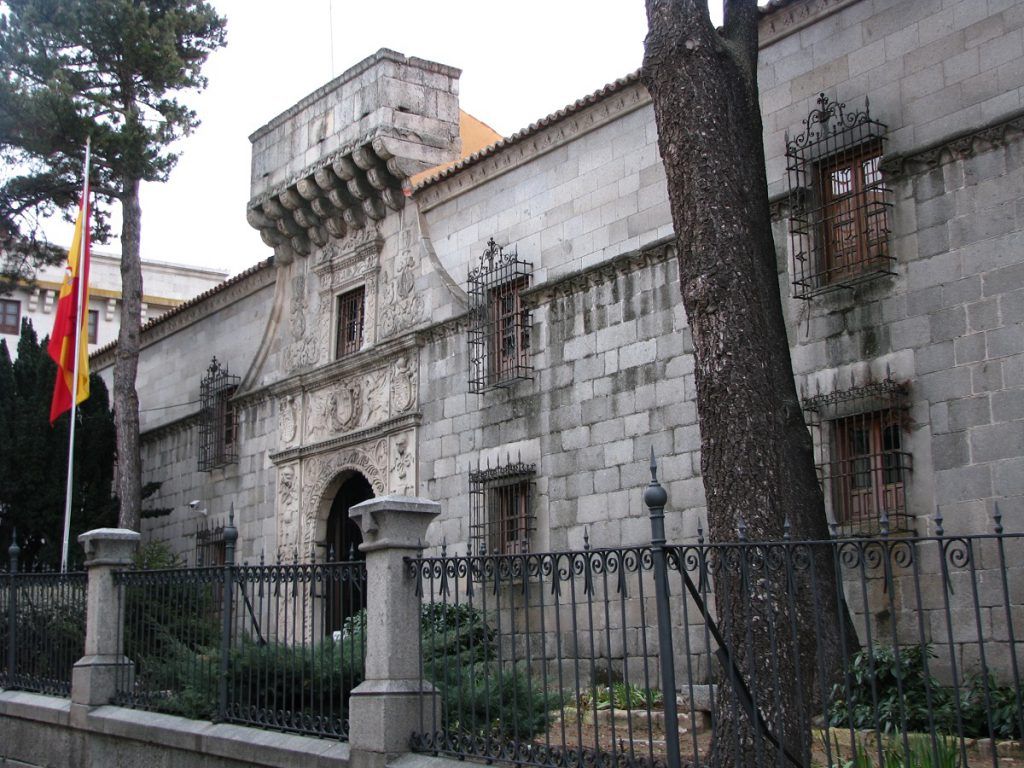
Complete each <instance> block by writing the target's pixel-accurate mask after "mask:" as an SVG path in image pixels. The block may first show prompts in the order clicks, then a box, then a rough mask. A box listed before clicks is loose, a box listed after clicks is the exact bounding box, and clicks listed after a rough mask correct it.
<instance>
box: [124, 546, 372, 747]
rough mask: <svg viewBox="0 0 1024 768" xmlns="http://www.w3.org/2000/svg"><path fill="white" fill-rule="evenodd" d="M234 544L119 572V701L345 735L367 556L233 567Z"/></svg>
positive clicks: (359, 675) (359, 646) (359, 673)
mask: <svg viewBox="0 0 1024 768" xmlns="http://www.w3.org/2000/svg"><path fill="white" fill-rule="evenodd" d="M229 530H230V532H232V533H233V532H234V529H233V526H232V527H231V528H230V529H229ZM233 542H234V539H233V538H232V539H230V544H231V546H229V547H228V555H227V563H226V564H225V565H223V566H215V567H201V568H172V569H161V570H135V571H123V572H120V573H116V574H115V582H116V583H117V584H118V586H119V588H120V589H121V590H122V596H123V597H122V600H121V604H122V606H123V616H122V617H121V621H123V626H124V631H123V635H122V636H123V653H124V655H125V656H126V657H127V658H128V659H129V660H130V661H131V662H133V664H132V665H128V666H126V667H125V668H124V669H123V672H122V673H121V674H120V679H119V682H118V686H117V688H118V693H117V699H116V700H117V703H119V704H122V705H123V706H129V707H135V708H140V709H149V710H154V711H159V712H166V713H170V714H178V715H183V716H186V717H191V718H196V719H209V720H217V721H223V722H233V723H239V724H244V725H256V726H260V727H264V728H271V729H274V730H281V731H289V732H295V733H305V734H310V735H315V736H324V737H333V738H347V735H348V725H347V709H348V694H349V691H351V689H352V688H354V687H355V686H356V685H358V684H359V683H360V682H361V681H362V679H363V658H364V656H365V613H364V612H363V611H361V610H360V606H361V605H365V597H364V594H365V583H366V570H365V565H364V563H363V562H361V561H355V562H330V563H297V562H293V563H275V564H265V563H261V564H259V565H245V564H243V565H238V566H236V565H234V564H233ZM342 606H344V608H345V610H347V611H348V617H347V619H344V620H343V619H342V614H341V611H340V608H341V607H342ZM335 624H337V625H338V626H334V625H335Z"/></svg>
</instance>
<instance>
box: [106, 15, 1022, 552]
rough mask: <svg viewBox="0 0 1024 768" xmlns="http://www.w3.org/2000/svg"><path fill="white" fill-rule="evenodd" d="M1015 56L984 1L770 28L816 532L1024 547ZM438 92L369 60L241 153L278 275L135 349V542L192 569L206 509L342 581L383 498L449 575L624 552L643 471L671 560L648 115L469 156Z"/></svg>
mask: <svg viewBox="0 0 1024 768" xmlns="http://www.w3.org/2000/svg"><path fill="white" fill-rule="evenodd" d="M1022 30H1024V5H1022V4H1021V3H1019V2H1013V1H1012V0H1006V1H1005V2H998V1H997V0H989V2H978V1H977V0H945V1H944V2H943V0H774V1H773V2H772V3H771V4H770V6H769V7H768V8H766V9H765V10H764V11H763V17H762V21H761V41H762V43H761V45H762V48H761V56H760V68H759V80H760V89H761V104H762V111H763V116H764V142H765V154H766V158H767V170H768V180H769V187H770V188H769V195H770V198H771V204H772V212H773V218H774V222H775V242H776V247H777V251H778V268H779V273H778V274H779V290H780V291H781V292H782V295H783V297H784V307H785V311H786V313H787V322H788V328H789V332H790V342H791V345H792V351H793V360H794V367H795V375H796V377H797V382H798V385H799V387H800V391H801V392H802V393H803V396H804V404H805V407H806V410H807V418H808V423H809V426H810V428H811V429H812V431H813V434H814V437H815V447H816V454H817V461H818V463H819V467H820V472H821V477H822V482H823V483H824V485H825V492H826V499H827V503H828V506H829V511H830V514H831V516H832V519H833V520H834V521H835V523H836V525H837V531H838V532H840V533H847V534H857V533H863V532H873V531H878V530H881V529H883V528H884V529H888V530H915V529H916V530H918V531H919V532H922V533H924V532H927V531H928V530H929V526H930V525H931V522H930V516H931V515H933V514H934V513H935V512H936V510H940V511H941V512H942V513H943V516H944V518H945V526H946V530H947V531H950V532H956V531H964V532H969V531H975V530H988V529H989V527H990V522H989V517H990V514H991V511H992V507H993V505H994V504H996V503H998V504H999V506H1000V509H1001V511H1002V513H1003V515H1004V519H1005V520H1006V521H1007V525H1008V526H1016V525H1018V524H1019V521H1020V520H1021V519H1022V516H1024V163H1022V157H1024V138H1022V137H1024V32H1022ZM458 79H459V71H458V70H456V69H453V68H451V67H448V66H444V65H441V64H437V63H432V62H427V61H423V60H419V59H415V58H407V57H406V56H404V55H401V54H398V53H395V52H393V51H388V50H381V51H379V52H378V53H376V54H374V55H373V56H371V57H369V58H368V59H366V60H364V61H363V62H361V63H359V64H357V65H356V66H354V67H353V68H352V69H350V70H348V71H347V72H345V73H344V74H343V75H341V76H340V77H338V78H337V79H335V80H333V81H332V82H330V83H328V84H327V85H325V86H324V87H323V88H321V89H320V90H318V91H316V92H314V93H312V94H310V95H309V96H308V97H306V98H305V99H303V100H302V101H300V102H299V103H297V104H296V105H295V106H293V107H292V108H291V109H289V110H288V111H287V112H285V113H283V114H282V115H280V116H278V117H277V118H275V119H274V120H272V121H271V122H270V123H268V124H267V125H266V126H264V127H263V128H260V129H259V130H258V131H256V132H255V133H254V134H253V135H252V136H251V141H252V147H253V165H252V169H253V170H252V187H251V199H250V201H249V205H248V218H249V222H250V224H251V225H252V226H253V227H255V228H257V229H258V230H259V231H260V233H261V235H262V237H263V240H264V241H265V242H266V244H267V247H268V253H269V250H270V249H272V250H273V256H270V257H268V258H267V259H266V260H264V261H262V262H260V263H259V264H257V265H256V266H254V267H253V268H251V269H250V270H248V271H247V272H245V273H243V274H242V275H239V276H237V277H235V278H233V279H231V280H229V281H227V282H225V283H223V284H222V285H221V286H220V287H219V288H218V289H216V290H214V291H211V292H209V293H207V294H205V295H204V296H202V297H200V298H199V299H197V300H194V301H192V302H188V303H186V304H184V305H182V306H180V307H177V308H175V309H173V310H171V311H170V312H168V313H167V314H166V315H164V316H163V317H162V318H160V319H158V320H155V321H153V322H151V323H150V324H149V325H148V326H147V328H146V330H145V332H144V334H143V353H142V358H141V361H140V373H139V393H140V399H141V403H142V409H143V413H142V428H143V467H144V472H145V478H144V479H145V480H146V481H153V482H158V483H160V488H159V490H158V492H157V493H156V494H155V495H154V496H152V497H150V498H148V499H147V500H146V502H145V505H146V506H147V507H151V508H153V509H162V510H164V511H165V512H167V513H166V514H163V515H162V516H159V517H153V518H149V519H146V520H144V521H143V533H144V535H145V537H148V538H150V539H156V540H163V541H167V542H169V543H170V544H171V545H172V546H173V547H174V548H175V549H176V550H177V551H178V552H180V553H181V554H183V555H185V556H186V557H188V558H189V560H190V561H191V560H192V558H193V555H194V553H195V556H196V557H198V556H199V553H204V554H203V556H204V557H216V556H217V555H216V545H217V541H216V526H217V525H219V524H223V523H224V522H225V521H226V518H227V514H228V511H229V509H230V508H231V507H232V506H233V508H234V511H235V519H236V524H237V525H238V528H239V533H240V537H239V547H240V557H241V558H243V559H248V560H249V561H253V560H257V559H259V558H260V557H261V556H264V557H266V558H267V559H273V558H274V557H277V556H282V557H285V558H287V559H291V558H292V557H293V556H296V557H299V558H300V559H305V558H307V557H309V554H310V553H311V552H313V553H315V555H316V557H317V558H318V559H319V558H320V557H323V556H328V555H330V554H333V555H335V556H344V555H345V554H346V553H348V552H350V551H351V550H352V548H353V546H354V545H355V544H357V543H358V540H359V533H358V531H357V530H355V529H354V528H353V527H351V526H350V525H349V524H347V522H346V515H345V512H346V510H347V508H348V507H349V506H350V505H351V504H353V503H357V502H358V501H361V500H364V499H366V498H369V497H370V496H377V495H381V494H392V493H393V494H406V495H418V496H424V497H428V498H431V499H434V500H436V501H438V502H440V503H441V505H442V509H443V512H442V515H441V517H440V519H439V520H438V521H437V522H436V523H435V524H434V525H433V526H432V527H431V531H430V534H429V544H431V545H434V546H437V545H440V544H441V543H442V542H445V543H446V544H447V546H448V551H449V552H453V551H454V552H464V551H467V549H468V550H470V551H472V552H478V551H481V550H486V551H488V552H522V551H527V550H530V551H540V550H548V549H558V548H567V547H580V546H582V545H583V543H584V539H585V537H587V538H588V540H589V542H590V544H591V545H593V546H602V545H619V544H640V543H643V542H646V541H648V540H649V532H650V527H649V522H648V520H647V517H646V510H645V509H644V507H643V504H642V500H641V491H642V487H643V485H644V483H645V482H646V479H647V477H648V474H647V463H648V457H649V454H650V451H651V449H652V448H653V450H654V453H655V454H656V455H657V456H658V459H659V463H660V467H661V472H660V476H661V478H662V482H663V483H665V485H666V487H667V490H668V492H669V504H670V512H669V515H668V520H667V523H668V535H669V540H679V539H681V538H683V537H687V536H692V535H694V534H695V532H696V529H697V527H698V526H699V525H700V523H701V521H702V519H703V515H704V509H703V504H704V499H703V488H702V484H701V478H700V455H699V446H700V436H699V424H698V417H697V412H696V406H695V403H694V385H693V362H692V358H691V344H690V338H689V333H688V326H687V319H686V316H685V313H684V311H683V308H682V304H681V301H680V297H679V288H678V280H677V271H676V261H675V259H676V253H675V245H674V235H673V230H672V223H671V217H670V214H669V206H668V200H667V194H666V189H665V176H664V172H663V169H662V166H661V163H660V160H659V155H658V147H657V132H656V127H655V122H654V113H653V109H652V107H651V102H650V98H649V96H648V94H647V92H646V90H645V88H644V87H643V85H642V84H641V83H640V81H639V79H638V76H637V75H636V74H633V75H629V76H627V77H625V78H623V79H621V80H618V81H616V82H614V83H611V84H609V85H608V86H606V87H605V88H603V89H601V90H600V91H598V92H596V93H593V94H591V95H589V96H586V97H584V98H582V99H580V100H579V101H577V102H575V103H574V104H571V105H569V106H568V107H566V108H565V109H563V110H560V111H559V112H557V113H555V114H553V115H550V116H548V117H546V118H543V119H541V120H539V121H537V122H536V123H534V124H532V125H531V126H530V127H529V128H526V129H524V130H522V131H520V132H519V133H517V134H515V135H513V136H511V137H509V138H507V139H503V140H500V141H497V142H496V143H494V144H492V145H490V146H487V147H485V148H480V147H476V146H474V147H471V148H470V147H468V146H467V148H466V149H463V148H462V147H461V145H460V126H459V124H460V111H459V101H458ZM463 122H464V123H465V119H463ZM462 135H465V126H464V127H463V131H462ZM469 149H472V150H473V151H467V150H469ZM214 357H215V358H216V362H215V363H211V359H212V358H214ZM94 365H95V367H96V368H97V369H101V370H102V371H104V372H105V374H107V375H109V373H110V371H111V369H112V365H113V354H112V350H110V349H107V350H105V351H102V352H101V353H100V354H99V355H97V356H96V357H95V358H94ZM191 502H198V503H194V504H192V503H191Z"/></svg>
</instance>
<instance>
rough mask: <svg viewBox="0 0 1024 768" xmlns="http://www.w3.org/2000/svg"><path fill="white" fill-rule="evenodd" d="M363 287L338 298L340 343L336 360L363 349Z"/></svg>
mask: <svg viewBox="0 0 1024 768" xmlns="http://www.w3.org/2000/svg"><path fill="white" fill-rule="evenodd" d="M364 294H365V289H364V288H363V286H360V287H359V288H356V289H355V290H354V291H349V292H348V293H343V294H341V296H339V297H338V341H337V344H336V346H335V353H334V357H335V358H342V357H346V356H347V355H351V354H353V353H355V352H358V351H359V350H360V349H362V347H363V306H364V298H365V296H364Z"/></svg>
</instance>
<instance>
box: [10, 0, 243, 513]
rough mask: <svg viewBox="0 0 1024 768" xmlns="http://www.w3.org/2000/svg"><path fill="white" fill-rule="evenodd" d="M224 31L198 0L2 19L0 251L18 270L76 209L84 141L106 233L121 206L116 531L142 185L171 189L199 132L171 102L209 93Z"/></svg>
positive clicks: (136, 508) (122, 488) (131, 482)
mask: <svg viewBox="0 0 1024 768" xmlns="http://www.w3.org/2000/svg"><path fill="white" fill-rule="evenodd" d="M224 24H225V21H224V19H223V18H221V17H219V16H218V15H217V14H216V12H215V11H214V9H213V7H212V6H211V5H210V4H209V3H206V2H201V0H147V2H139V1H138V0H5V3H4V7H3V10H0V70H2V71H3V73H4V74H3V77H2V78H0V156H4V157H5V159H7V160H9V161H11V163H8V164H7V166H6V168H7V169H8V173H9V175H8V176H7V177H5V178H3V180H2V181H3V183H2V187H0V246H2V245H3V241H4V240H6V241H7V242H8V245H7V247H6V251H7V253H8V254H13V255H14V256H15V262H17V258H18V255H19V254H22V253H24V252H25V251H26V250H33V246H34V233H35V231H36V222H37V221H38V220H39V217H40V216H41V215H45V214H46V213H49V212H52V211H54V210H61V211H68V210H69V209H71V208H73V207H74V206H75V205H76V204H77V196H78V190H79V189H80V188H81V183H82V180H81V169H82V161H83V153H84V148H85V143H86V138H87V137H91V140H92V147H93V172H92V174H91V176H92V179H91V181H92V188H93V190H94V191H95V193H96V194H97V196H98V198H99V200H100V201H101V203H103V204H102V205H99V206H97V209H96V213H97V218H98V224H99V232H100V234H101V236H102V234H103V233H104V232H105V226H106V224H105V222H106V213H108V211H109V206H110V205H112V204H114V203H118V204H120V206H121V216H122V228H121V292H122V302H123V303H122V307H121V329H120V333H119V335H118V343H117V355H116V363H115V369H114V401H115V403H116V409H115V414H116V421H117V446H118V455H119V456H120V457H121V462H120V471H119V473H118V490H119V494H118V495H119V496H120V498H121V512H120V520H119V524H120V525H121V526H122V527H125V528H132V529H135V530H138V528H139V512H140V505H141V474H142V473H141V466H140V463H139V413H138V411H139V405H138V395H137V393H136V390H135V377H136V371H137V368H138V354H139V343H140V330H141V324H142V321H141V317H142V267H141V261H140V252H139V249H140V238H141V219H142V213H141V209H140V206H139V186H140V184H141V182H143V181H164V180H166V178H167V175H168V174H169V173H170V171H171V169H172V168H173V167H174V164H175V161H176V160H177V155H176V154H175V153H174V152H172V151H171V150H170V149H169V146H170V145H171V144H173V142H175V141H176V140H177V139H179V138H181V137H182V136H185V135H187V134H188V133H190V132H191V131H192V130H193V129H194V128H195V127H196V125H197V124H198V121H197V120H196V116H195V113H193V112H192V111H191V110H190V109H188V108H187V107H185V106H184V105H182V104H181V103H180V102H179V101H177V100H176V99H175V98H174V96H175V94H176V92H178V91H181V90H185V89H201V88H203V87H204V86H205V85H206V81H205V79H204V78H203V76H202V74H201V72H200V69H201V67H202V65H203V63H204V62H205V61H206V59H207V57H208V56H209V54H210V53H211V52H212V51H214V50H215V49H217V48H218V47H220V46H221V45H223V44H224ZM11 169H13V172H12V171H11ZM35 250H36V251H37V252H38V251H39V250H40V249H38V248H35ZM44 250H45V249H44ZM9 261H10V260H9Z"/></svg>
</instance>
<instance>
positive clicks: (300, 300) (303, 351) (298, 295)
mask: <svg viewBox="0 0 1024 768" xmlns="http://www.w3.org/2000/svg"><path fill="white" fill-rule="evenodd" d="M308 312H309V302H308V300H307V298H306V276H305V275H296V276H295V277H293V278H292V299H291V305H290V307H289V318H288V320H289V327H290V329H291V334H292V343H291V344H290V345H289V346H288V348H287V349H286V350H285V367H286V368H287V370H288V371H296V370H298V369H300V368H308V367H309V366H311V365H315V364H316V362H317V360H318V358H319V348H320V346H321V345H320V343H319V341H320V334H307V333H306V316H307V314H308Z"/></svg>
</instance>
